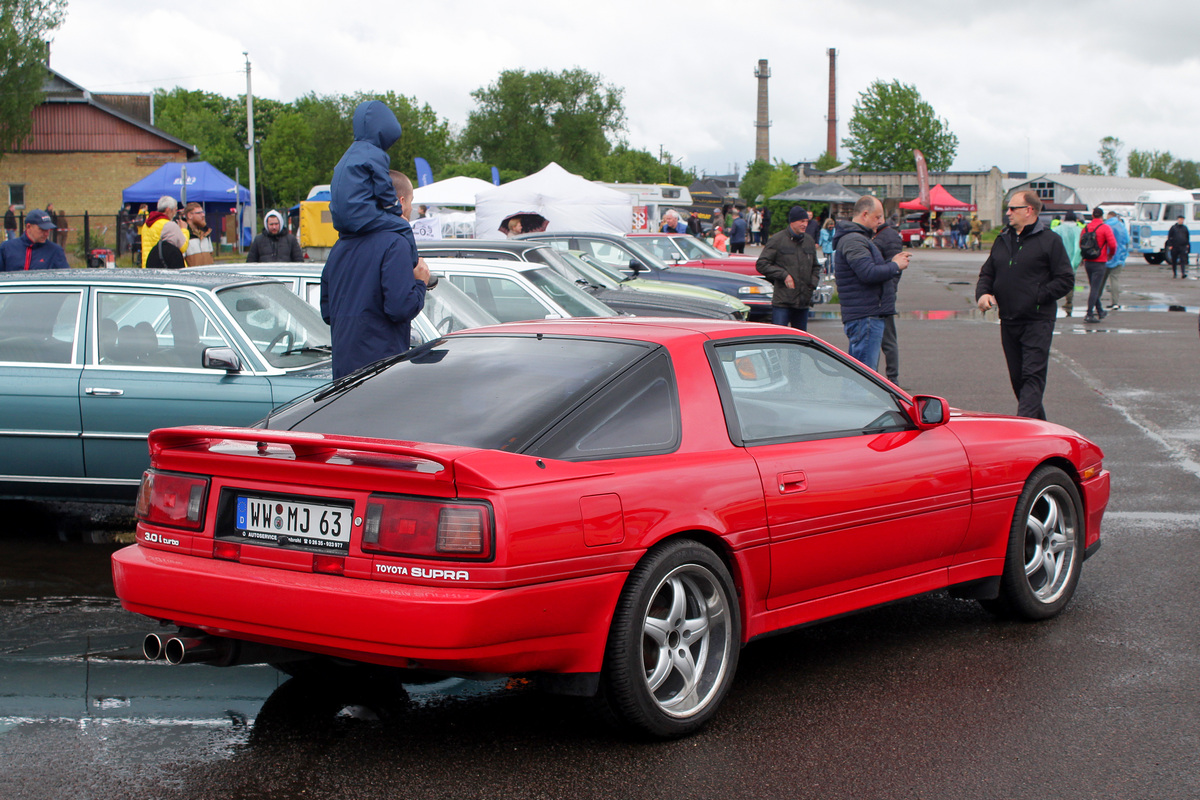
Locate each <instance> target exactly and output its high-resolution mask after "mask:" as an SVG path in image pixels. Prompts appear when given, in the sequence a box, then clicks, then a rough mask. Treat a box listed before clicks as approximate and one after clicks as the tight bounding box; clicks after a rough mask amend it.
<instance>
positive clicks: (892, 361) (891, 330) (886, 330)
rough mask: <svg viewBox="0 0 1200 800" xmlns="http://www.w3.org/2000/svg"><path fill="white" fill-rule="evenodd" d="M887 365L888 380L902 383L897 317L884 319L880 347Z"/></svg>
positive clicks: (893, 315) (892, 316)
mask: <svg viewBox="0 0 1200 800" xmlns="http://www.w3.org/2000/svg"><path fill="white" fill-rule="evenodd" d="M879 351H880V352H881V353H883V358H884V361H885V362H886V364H887V368H886V369H887V371H886V373H885V374H886V375H887V379H888V380H889V381H891V382H892V383H897V384H898V383H899V382H900V340H899V339H898V338H896V315H895V314H891V315H889V316H886V317H884V318H883V343H882V344H881V345H880V347H879Z"/></svg>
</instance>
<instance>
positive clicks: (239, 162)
mask: <svg viewBox="0 0 1200 800" xmlns="http://www.w3.org/2000/svg"><path fill="white" fill-rule="evenodd" d="M239 116H240V118H241V119H240V130H241V136H240V138H239V135H238V130H239V124H238V119H237V118H238V117H239ZM255 116H256V117H257V114H255ZM154 124H155V126H157V127H158V128H160V129H162V130H163V131H164V132H166V133H169V134H170V135H172V136H174V137H176V138H177V139H182V140H183V141H185V142H187V143H188V144H191V145H195V147H196V148H197V150H199V158H200V160H202V161H207V162H208V163H210V164H212V165H213V166H214V167H216V168H217V169H219V170H221V171H222V172H224V173H225V174H226V175H228V176H229V177H231V178H232V177H233V176H234V173H235V171H236V170H240V171H241V179H242V182H243V183H246V181H247V174H248V173H247V170H248V168H249V166H250V165H249V162H248V161H247V160H246V138H245V137H246V133H245V131H246V105H245V103H242V105H241V106H240V107H239V106H238V105H237V103H236V101H234V100H231V99H230V98H228V97H223V96H222V95H219V94H214V93H213V92H205V91H200V90H195V91H189V90H187V89H182V88H180V87H178V86H176V87H175V88H174V89H172V90H170V91H165V90H163V89H157V90H155V92H154ZM256 133H257V131H256Z"/></svg>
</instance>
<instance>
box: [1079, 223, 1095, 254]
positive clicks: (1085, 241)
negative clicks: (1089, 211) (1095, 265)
mask: <svg viewBox="0 0 1200 800" xmlns="http://www.w3.org/2000/svg"><path fill="white" fill-rule="evenodd" d="M1096 230H1097V228H1090V229H1089V228H1084V229H1083V233H1081V234H1079V255H1081V256H1083V260H1084V261H1099V260H1100V240H1099V239H1098V238H1096Z"/></svg>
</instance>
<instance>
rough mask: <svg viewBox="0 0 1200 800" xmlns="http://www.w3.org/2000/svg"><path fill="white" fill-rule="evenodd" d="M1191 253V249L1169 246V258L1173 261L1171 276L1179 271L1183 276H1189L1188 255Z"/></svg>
mask: <svg viewBox="0 0 1200 800" xmlns="http://www.w3.org/2000/svg"><path fill="white" fill-rule="evenodd" d="M1190 255H1191V251H1190V250H1184V249H1183V248H1182V247H1170V248H1167V259H1168V260H1169V261H1170V262H1171V277H1172V278H1174V277H1175V274H1176V272H1177V271H1181V272H1179V274H1181V275H1183V277H1185V278H1186V277H1187V268H1188V256H1190Z"/></svg>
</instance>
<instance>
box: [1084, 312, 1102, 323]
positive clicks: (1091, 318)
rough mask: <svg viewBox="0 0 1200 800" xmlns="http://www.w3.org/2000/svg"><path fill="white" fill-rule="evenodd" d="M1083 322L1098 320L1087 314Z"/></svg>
mask: <svg viewBox="0 0 1200 800" xmlns="http://www.w3.org/2000/svg"><path fill="white" fill-rule="evenodd" d="M1083 321H1084V322H1099V321H1100V320H1099V319H1098V318H1097V317H1095V316H1093V315H1092V314H1088V315H1087V316H1086V317H1084V318H1083Z"/></svg>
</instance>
